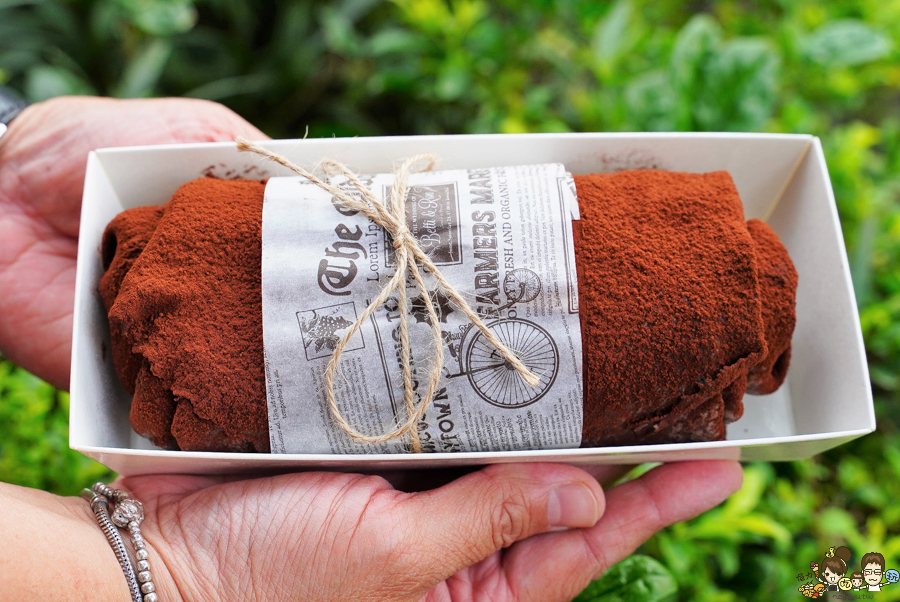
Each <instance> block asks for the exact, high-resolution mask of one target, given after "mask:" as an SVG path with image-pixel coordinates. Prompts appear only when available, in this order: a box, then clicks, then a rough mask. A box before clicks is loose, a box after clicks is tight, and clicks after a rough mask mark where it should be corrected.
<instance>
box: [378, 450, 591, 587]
mask: <svg viewBox="0 0 900 602" xmlns="http://www.w3.org/2000/svg"><path fill="white" fill-rule="evenodd" d="M604 507H605V506H604V496H603V490H602V488H601V487H600V484H599V483H597V481H596V480H595V479H594V478H593V477H591V476H590V475H589V474H587V473H586V472H584V471H583V470H581V469H579V468H575V467H574V466H566V465H561V464H495V465H492V466H489V467H487V468H484V469H482V470H480V471H478V472H475V473H472V474H470V475H467V476H465V477H463V478H461V479H458V480H456V481H454V482H453V483H450V484H449V485H445V486H443V487H441V488H440V489H435V490H433V491H428V492H424V493H416V494H411V495H409V496H407V497H406V498H405V499H403V500H402V501H401V502H400V505H399V507H396V508H395V511H397V512H399V515H398V518H399V519H400V520H402V521H403V523H402V524H406V525H410V526H413V528H409V529H404V532H403V533H404V534H403V538H404V539H407V538H408V539H409V541H401V542H399V543H400V545H401V546H404V547H406V548H407V549H416V550H417V551H418V553H417V554H416V555H414V556H416V558H411V559H410V560H411V561H412V562H413V563H415V567H414V569H415V571H416V572H418V573H419V575H420V576H422V577H424V578H426V579H428V580H430V581H433V582H434V583H439V582H441V581H443V580H444V579H446V578H448V577H449V576H451V575H453V574H455V573H456V572H458V571H459V570H461V569H463V568H465V567H468V566H471V565H473V564H475V563H477V562H480V561H481V560H484V559H485V558H487V557H488V556H490V555H491V554H493V553H494V552H497V551H498V550H500V549H502V548H505V547H508V546H510V545H512V544H513V543H515V542H516V541H520V540H522V539H525V538H527V537H530V536H532V535H537V534H539V533H546V532H548V531H553V530H559V529H565V528H586V527H592V526H594V525H595V524H596V523H597V521H598V520H600V517H601V516H602V515H603V510H604ZM426 567H427V568H426ZM423 569H424V570H426V571H430V572H431V574H430V575H427V576H426V575H422V571H423Z"/></svg>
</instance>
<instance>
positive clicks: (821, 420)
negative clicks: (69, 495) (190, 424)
mask: <svg viewBox="0 0 900 602" xmlns="http://www.w3.org/2000/svg"><path fill="white" fill-rule="evenodd" d="M266 146H268V147H270V148H272V149H273V150H275V151H277V152H280V153H282V154H285V155H287V156H288V157H289V158H290V159H291V160H292V161H294V162H295V163H298V164H301V165H305V166H312V165H315V164H316V163H317V162H318V161H319V160H320V159H322V158H323V157H333V158H336V159H339V160H341V161H343V162H344V163H345V164H347V165H348V166H349V167H350V168H352V169H355V170H358V171H361V172H369V173H373V172H385V171H392V170H393V168H394V165H395V163H396V162H398V161H399V160H401V159H403V158H405V157H408V156H410V155H413V154H417V153H422V152H430V153H433V154H435V155H436V156H437V157H438V169H453V168H473V167H493V166H503V165H521V164H527V163H543V162H557V161H558V162H561V163H563V164H565V165H566V166H567V167H568V168H569V170H570V171H572V172H573V173H592V172H610V171H618V170H622V169H640V168H650V169H665V170H673V171H688V172H698V173H702V172H709V171H715V170H720V169H724V170H727V171H728V172H730V173H731V176H732V178H733V179H734V182H735V184H736V185H737V189H738V192H739V193H740V195H741V199H742V200H743V203H744V211H745V214H746V217H747V218H748V219H750V218H754V217H756V218H761V219H764V220H766V221H767V222H768V223H769V224H770V225H771V226H772V228H773V229H774V230H775V232H777V233H778V235H779V236H780V237H781V240H782V241H783V242H784V244H785V246H786V247H787V249H788V251H789V252H790V255H791V257H792V259H793V261H794V264H795V265H796V267H797V271H798V273H799V277H800V282H799V288H798V291H797V327H796V330H795V332H794V339H793V353H792V359H791V367H790V371H789V373H788V377H787V380H786V382H785V384H784V385H783V386H782V387H781V388H780V389H779V390H778V391H777V392H775V393H774V394H772V395H766V396H759V397H757V396H749V395H748V396H746V397H745V399H744V405H745V412H744V416H743V417H742V418H741V419H740V420H739V421H737V422H735V423H733V424H731V425H729V427H728V438H727V440H726V441H715V442H706V443H681V444H670V445H636V446H628V447H603V448H584V449H561V450H544V451H515V452H481V453H459V454H447V453H437V454H423V455H378V454H370V455H312V454H285V455H275V454H238V453H212V452H172V451H164V450H160V449H157V448H154V447H153V446H152V445H151V444H150V442H149V441H147V440H145V439H142V438H141V437H139V436H137V435H136V434H135V433H134V432H133V431H132V430H131V427H130V426H129V424H128V410H129V405H130V397H129V395H128V394H127V393H126V392H125V391H124V389H123V388H122V387H121V386H120V385H119V382H118V379H117V378H116V375H115V372H114V369H113V366H112V362H111V353H110V344H109V329H108V325H107V319H106V315H105V312H104V310H103V303H102V301H101V300H100V296H99V294H98V292H97V282H98V280H99V278H100V276H101V274H102V270H103V268H102V264H101V257H100V239H101V236H102V234H103V230H104V228H105V227H106V225H107V223H109V221H110V220H111V219H112V218H113V217H115V216H116V215H117V214H118V213H119V212H121V211H122V210H124V209H127V208H131V207H137V206H141V205H151V204H163V203H165V202H166V201H168V199H169V198H170V197H171V195H172V193H173V192H174V191H175V190H176V189H177V188H178V187H179V186H180V185H181V184H183V183H185V182H187V181H189V180H191V179H194V178H196V177H199V176H201V175H204V174H206V175H217V176H220V177H234V176H243V177H257V178H262V177H267V176H274V175H288V173H287V172H286V171H284V170H282V169H281V168H279V167H277V166H274V165H273V164H271V163H264V162H262V161H261V160H259V159H258V158H256V157H254V156H251V155H249V154H247V153H239V152H238V151H237V150H236V148H235V145H234V144H231V143H214V144H189V145H169V146H155V147H142V148H118V149H104V150H98V151H96V152H93V153H91V154H90V157H89V159H88V166H87V175H86V179H85V187H84V202H83V207H82V215H81V230H80V238H79V247H78V274H77V281H76V298H75V327H74V344H73V350H72V379H71V406H70V407H71V410H70V427H69V428H70V445H71V446H72V448H74V449H76V450H78V451H80V452H82V453H84V454H86V455H88V456H90V457H91V458H94V459H96V460H98V461H99V462H101V463H103V464H105V465H106V466H108V467H110V468H112V469H113V470H115V471H117V472H119V473H121V474H124V475H136V474H152V473H190V474H216V473H226V472H246V473H253V472H257V473H259V472H281V471H289V470H310V469H328V470H345V471H349V470H352V471H361V472H370V473H371V472H376V473H377V472H391V471H406V470H409V469H417V468H438V467H444V468H445V467H460V466H473V465H482V464H489V463H496V462H523V461H524V462H538V461H553V462H565V463H569V464H579V465H591V464H632V463H639V462H650V461H677V460H688V459H713V458H730V459H741V460H794V459H801V458H806V457H809V456H812V455H814V454H817V453H820V452H822V451H824V450H826V449H830V448H832V447H835V446H837V445H840V444H842V443H845V442H846V441H850V440H851V439H854V438H856V437H859V436H861V435H864V434H866V433H870V432H872V431H873V430H874V429H875V412H874V407H873V403H872V394H871V386H870V384H869V375H868V368H867V365H866V357H865V349H864V347H863V339H862V332H861V330H860V326H859V316H858V312H857V308H856V300H855V298H854V294H853V287H852V283H851V280H850V271H849V266H848V263H847V254H846V251H845V249H844V242H843V238H842V236H841V228H840V222H839V221H838V214H837V208H836V206H835V202H834V194H833V192H832V189H831V182H830V180H829V178H828V170H827V167H826V165H825V158H824V155H823V154H822V148H821V145H820V143H819V140H818V138H815V137H812V136H807V135H775V134H676V133H671V134H524V135H476V136H416V137H396V138H352V139H340V138H338V139H334V138H332V139H308V140H283V141H274V142H269V143H267V144H266Z"/></svg>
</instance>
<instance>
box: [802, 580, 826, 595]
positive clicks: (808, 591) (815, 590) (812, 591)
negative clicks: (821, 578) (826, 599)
mask: <svg viewBox="0 0 900 602" xmlns="http://www.w3.org/2000/svg"><path fill="white" fill-rule="evenodd" d="M797 589H799V591H800V593H801V594H803V595H804V596H806V597H807V598H821V597H822V596H823V595H825V586H824V585H822V584H821V583H816V584H815V585H813V584H812V583H807V584H805V585H801V586H800V587H799V588H797Z"/></svg>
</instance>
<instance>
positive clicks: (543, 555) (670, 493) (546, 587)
mask: <svg viewBox="0 0 900 602" xmlns="http://www.w3.org/2000/svg"><path fill="white" fill-rule="evenodd" d="M742 478H743V477H742V472H741V467H740V464H738V463H737V462H732V461H725V460H723V461H696V462H681V463H674V464H664V465H662V466H659V467H657V468H655V469H653V470H652V471H650V472H648V473H647V474H645V475H643V476H641V477H640V478H638V479H635V480H634V481H629V482H627V483H623V484H622V485H618V486H616V487H613V488H612V489H610V490H609V491H607V492H606V512H605V513H604V515H603V517H602V518H601V519H600V521H599V522H598V523H597V524H596V526H594V527H593V528H591V529H583V530H576V531H567V532H565V533H550V534H546V535H541V536H539V537H534V538H532V539H529V540H527V541H522V542H519V543H517V544H516V545H515V546H513V547H512V548H511V549H510V550H509V551H508V552H507V553H506V555H505V557H504V560H503V574H504V576H505V579H504V581H505V587H506V588H507V589H508V590H509V592H510V594H511V597H512V598H513V599H516V600H523V601H528V600H533V601H535V602H537V601H541V602H549V601H551V600H561V601H566V600H571V599H572V598H573V597H574V596H576V595H577V594H578V593H579V592H580V591H581V590H583V589H584V588H585V587H587V585H588V583H590V582H591V581H592V580H594V579H596V578H598V577H599V576H600V575H602V574H603V573H604V572H605V571H606V570H607V569H609V567H610V566H612V565H614V564H615V563H617V562H619V561H620V560H622V559H623V558H625V557H626V556H628V555H629V554H631V553H632V552H634V550H635V549H637V547H638V546H640V545H641V544H642V543H644V541H646V540H647V539H648V538H649V537H650V536H652V535H653V534H654V533H656V532H657V531H659V530H660V529H662V528H664V527H667V526H669V525H671V524H674V523H677V522H680V521H683V520H687V519H689V518H692V517H694V516H696V515H698V514H700V513H701V512H704V511H706V510H709V509H710V508H712V507H714V506H716V505H718V504H720V503H721V502H722V501H724V500H725V499H726V498H727V497H728V496H729V495H731V494H732V493H734V492H735V491H737V490H738V489H740V487H741V481H742ZM475 586H476V587H477V584H475Z"/></svg>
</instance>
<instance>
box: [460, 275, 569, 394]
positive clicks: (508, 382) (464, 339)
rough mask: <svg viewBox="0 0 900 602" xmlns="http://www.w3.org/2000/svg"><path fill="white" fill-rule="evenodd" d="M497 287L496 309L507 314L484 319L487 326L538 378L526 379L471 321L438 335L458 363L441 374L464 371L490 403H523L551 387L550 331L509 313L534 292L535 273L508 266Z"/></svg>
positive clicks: (554, 365) (554, 352)
mask: <svg viewBox="0 0 900 602" xmlns="http://www.w3.org/2000/svg"><path fill="white" fill-rule="evenodd" d="M503 292H504V294H505V295H506V299H507V302H506V304H505V305H503V306H502V307H500V308H498V310H497V313H498V315H503V312H507V317H505V318H500V319H498V320H495V321H493V322H490V323H488V324H487V327H488V329H489V330H490V331H491V332H492V333H493V334H494V335H495V336H496V337H497V338H498V339H499V340H500V342H502V343H503V344H504V345H506V346H507V347H508V348H509V349H511V350H512V351H513V353H515V354H516V355H517V356H518V357H519V359H520V360H522V363H523V364H525V366H526V367H527V368H528V369H529V370H531V371H532V372H533V373H534V374H536V375H537V376H538V377H539V378H540V382H539V383H538V384H537V386H535V387H532V386H530V385H528V384H527V383H526V382H525V381H524V380H523V379H522V377H521V376H520V375H519V373H518V372H516V370H515V368H513V367H512V365H510V364H509V362H507V361H506V360H505V359H503V357H502V356H501V355H500V353H499V352H498V351H497V349H496V348H495V347H494V346H493V345H492V344H491V343H490V342H489V341H488V340H487V338H486V337H485V336H484V333H482V332H481V331H480V330H478V329H475V328H474V326H472V325H471V324H468V325H466V326H464V327H463V329H462V331H461V332H460V333H458V334H457V335H455V336H454V335H453V334H452V333H450V332H446V331H444V341H445V342H446V343H447V346H448V347H449V350H450V355H451V356H452V357H454V358H455V359H456V360H457V362H458V363H459V372H457V373H454V374H447V375H446V376H447V377H448V378H457V377H461V376H465V377H466V378H468V380H469V383H470V384H471V385H472V389H474V390H475V392H476V393H478V395H479V396H480V397H481V398H482V399H484V400H485V401H486V402H488V403H489V404H491V405H494V406H496V407H499V408H508V409H512V408H523V407H525V406H529V405H531V404H533V403H535V402H537V401H538V400H540V399H541V398H542V397H543V396H544V395H545V394H546V393H547V391H549V390H550V389H551V388H552V387H553V383H554V382H555V381H556V375H557V373H558V372H559V348H558V347H557V345H556V341H554V340H553V337H552V336H550V333H548V332H547V331H546V330H544V329H543V328H542V327H541V326H539V325H537V324H535V323H534V322H532V321H530V320H525V319H522V318H518V317H515V315H516V312H515V310H514V309H513V307H514V305H515V304H516V303H528V302H529V301H533V300H534V299H536V298H537V296H538V295H539V294H540V292H541V281H540V278H539V277H538V275H537V274H535V273H534V272H532V271H531V270H527V269H522V268H520V269H515V270H512V271H511V272H509V273H508V274H507V275H506V277H505V278H504V281H503ZM508 310H512V311H508ZM473 329H474V330H473ZM457 339H458V342H456V340H457Z"/></svg>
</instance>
